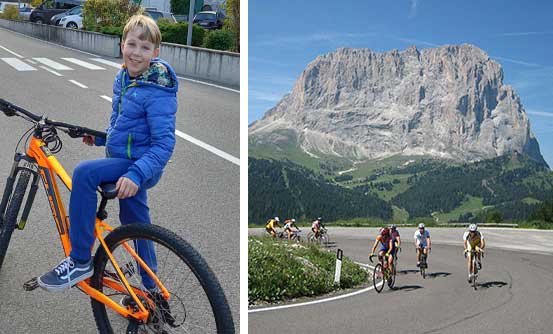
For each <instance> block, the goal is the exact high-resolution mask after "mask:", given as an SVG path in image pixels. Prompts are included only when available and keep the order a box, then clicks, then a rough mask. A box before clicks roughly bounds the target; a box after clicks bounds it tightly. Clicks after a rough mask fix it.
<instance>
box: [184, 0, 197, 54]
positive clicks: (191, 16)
mask: <svg viewBox="0 0 553 334" xmlns="http://www.w3.org/2000/svg"><path fill="white" fill-rule="evenodd" d="M195 4H196V0H190V9H189V10H188V35H186V45H188V46H190V45H192V21H193V20H194V5H195Z"/></svg>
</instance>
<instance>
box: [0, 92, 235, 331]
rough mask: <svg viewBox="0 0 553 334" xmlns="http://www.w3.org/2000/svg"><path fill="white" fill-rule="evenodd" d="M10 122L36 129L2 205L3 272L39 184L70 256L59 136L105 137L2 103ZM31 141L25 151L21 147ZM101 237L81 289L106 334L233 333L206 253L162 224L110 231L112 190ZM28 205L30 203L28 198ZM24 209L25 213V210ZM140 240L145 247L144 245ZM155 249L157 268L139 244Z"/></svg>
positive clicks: (100, 220)
mask: <svg viewBox="0 0 553 334" xmlns="http://www.w3.org/2000/svg"><path fill="white" fill-rule="evenodd" d="M0 110H2V111H3V112H4V114H5V115H6V116H19V117H22V118H24V119H25V120H27V121H29V122H31V123H32V124H33V126H32V127H31V128H30V129H29V130H28V131H27V132H25V134H23V136H22V137H21V139H20V140H19V143H18V144H17V146H16V153H15V156H14V163H13V167H12V169H11V172H10V175H9V177H8V178H7V181H6V187H5V190H4V194H3V196H2V201H1V202H0V268H1V266H2V263H3V262H4V258H5V256H6V252H7V249H8V245H9V242H10V239H11V236H12V234H13V232H14V231H17V230H23V229H24V228H25V225H26V222H27V218H28V216H29V212H30V210H31V207H32V204H33V201H34V198H35V194H36V191H37V189H38V187H39V180H42V185H43V186H44V189H45V190H46V196H47V198H48V202H49V204H50V207H51V209H52V215H53V218H54V222H55V224H56V227H57V229H58V233H59V236H60V239H61V245H62V247H63V251H64V253H65V255H66V256H69V253H70V251H71V243H70V240H69V233H68V232H69V224H70V222H69V217H68V216H67V214H66V210H65V207H64V205H63V202H62V198H61V196H60V192H59V189H58V183H57V181H56V176H57V177H58V178H59V179H60V180H61V182H62V183H63V184H64V185H65V186H66V187H67V189H68V190H69V191H71V186H72V183H71V178H70V176H69V175H68V174H67V172H66V171H65V170H64V169H63V167H62V165H61V164H60V162H59V161H58V160H57V159H56V157H55V154H56V153H57V152H59V151H60V150H61V148H62V141H61V139H60V137H59V136H58V133H57V130H60V131H63V132H65V133H67V134H68V135H69V136H70V137H73V138H77V137H83V136H85V135H94V136H102V137H104V138H105V133H103V132H99V131H95V130H91V129H88V128H84V127H80V126H76V125H71V124H68V123H62V122H56V121H53V120H49V119H47V118H45V117H41V116H38V115H35V114H33V113H31V112H29V111H27V110H25V109H23V108H20V107H18V106H16V105H13V104H11V103H8V102H6V101H4V100H3V99H0ZM23 138H26V140H25V143H24V145H23V146H24V147H23V149H25V148H26V153H20V152H18V148H19V146H20V144H21V142H22V140H23ZM98 191H99V192H100V194H101V197H102V199H101V202H100V205H99V208H98V211H97V218H96V225H95V235H96V238H97V241H98V242H97V244H98V247H97V249H96V252H95V255H94V275H93V276H92V277H91V278H89V279H87V280H86V281H83V282H81V283H79V284H77V286H76V287H77V288H78V289H80V290H81V291H82V292H84V293H85V294H87V295H89V296H90V298H91V303H92V312H93V314H94V318H95V320H96V325H97V328H98V331H99V332H100V333H128V334H134V333H141V334H142V333H164V334H165V333H234V332H235V329H234V323H233V320H232V315H231V312H230V308H229V306H228V303H227V300H226V298H225V295H224V293H223V290H222V289H221V286H220V285H219V282H218V281H217V278H216V277H215V275H214V274H213V273H212V271H211V270H210V269H209V267H208V266H207V263H206V262H205V261H204V260H203V258H202V257H201V256H200V254H199V253H198V252H197V251H196V250H194V248H192V247H191V246H190V245H189V244H188V243H187V242H186V241H184V240H183V239H182V238H180V237H179V236H178V235H176V234H175V233H173V232H171V231H169V230H167V229H165V228H163V227H161V226H157V225H153V224H152V225H150V224H128V225H122V226H119V227H117V228H115V229H114V228H112V227H110V225H108V224H107V223H106V222H105V219H106V218H107V212H106V209H105V208H106V204H107V201H108V200H109V199H112V198H115V197H116V196H117V193H116V191H115V185H114V184H104V185H102V186H101V187H100V188H99V190H98ZM25 198H26V200H25V203H24V199H25ZM23 203H24V206H23V211H22V212H21V213H20V209H21V207H22V205H23ZM139 241H141V242H139ZM144 241H148V242H151V243H152V244H153V245H154V249H155V253H156V256H157V266H156V268H150V267H148V265H147V264H146V262H147V261H145V260H143V259H142V258H140V257H139V256H138V253H139V252H138V245H139V244H142V245H143V244H144ZM144 275H147V276H146V277H149V278H151V279H152V280H153V281H154V282H155V284H156V288H155V289H150V290H146V289H145V288H144V286H143V285H142V277H144ZM37 287H38V283H37V281H36V277H35V278H33V279H31V280H29V281H28V282H26V283H25V284H24V288H25V290H27V291H31V290H34V289H36V288H37Z"/></svg>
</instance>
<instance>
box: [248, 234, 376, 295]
mask: <svg viewBox="0 0 553 334" xmlns="http://www.w3.org/2000/svg"><path fill="white" fill-rule="evenodd" d="M335 261H336V256H335V255H334V254H333V253H330V252H327V251H325V250H322V249H321V248H319V247H318V246H316V245H303V244H296V243H287V242H278V241H275V240H274V239H272V238H269V237H266V238H248V300H249V303H250V304H253V303H255V302H260V301H261V302H276V301H279V300H283V299H290V298H297V297H302V296H317V295H321V294H324V293H328V292H330V291H333V290H336V289H339V288H351V287H354V286H356V285H359V284H362V283H363V282H366V281H367V273H366V271H364V270H363V269H361V268H360V267H359V266H358V265H357V264H355V263H353V262H352V261H350V260H349V259H347V258H345V257H344V258H343V262H342V275H341V280H340V285H339V286H337V285H335V284H334V270H335Z"/></svg>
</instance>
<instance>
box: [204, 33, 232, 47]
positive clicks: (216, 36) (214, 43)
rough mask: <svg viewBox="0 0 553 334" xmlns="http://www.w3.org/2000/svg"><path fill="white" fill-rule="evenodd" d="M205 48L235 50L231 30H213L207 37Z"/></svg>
mask: <svg viewBox="0 0 553 334" xmlns="http://www.w3.org/2000/svg"><path fill="white" fill-rule="evenodd" d="M203 47H204V48H208V49H214V50H223V51H230V50H233V49H234V35H233V33H232V32H231V31H230V30H213V31H210V32H209V33H208V34H207V36H206V37H205V40H204V43H203Z"/></svg>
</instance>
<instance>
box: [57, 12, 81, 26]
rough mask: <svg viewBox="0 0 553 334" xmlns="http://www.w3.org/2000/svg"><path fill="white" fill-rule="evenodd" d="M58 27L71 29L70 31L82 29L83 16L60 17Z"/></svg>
mask: <svg viewBox="0 0 553 334" xmlns="http://www.w3.org/2000/svg"><path fill="white" fill-rule="evenodd" d="M58 25H60V26H62V27H66V28H71V29H82V28H83V14H77V15H69V16H65V17H62V19H61V20H60V23H59V24H58Z"/></svg>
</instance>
